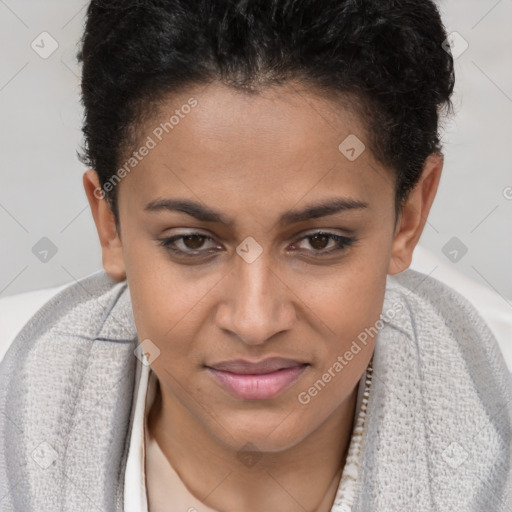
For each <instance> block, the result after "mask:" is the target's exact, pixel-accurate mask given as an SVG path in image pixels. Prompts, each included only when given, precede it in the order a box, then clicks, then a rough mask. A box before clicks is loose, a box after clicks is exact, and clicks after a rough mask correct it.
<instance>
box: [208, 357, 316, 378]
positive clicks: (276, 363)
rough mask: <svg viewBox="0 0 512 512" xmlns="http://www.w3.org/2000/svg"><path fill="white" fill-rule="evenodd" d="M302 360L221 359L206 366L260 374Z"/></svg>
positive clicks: (301, 363)
mask: <svg viewBox="0 0 512 512" xmlns="http://www.w3.org/2000/svg"><path fill="white" fill-rule="evenodd" d="M304 364H307V363H304V362H302V361H296V360H294V359H286V358H283V357H270V358H268V359H264V360H263V361H258V362H251V361H247V360H244V359H236V360H232V361H222V362H220V363H216V364H213V365H210V366H208V368H213V369H214V370H221V371H225V372H230V373H239V374H242V375H262V374H265V373H271V372H275V371H277V370H282V369H283V368H292V367H294V366H303V365H304Z"/></svg>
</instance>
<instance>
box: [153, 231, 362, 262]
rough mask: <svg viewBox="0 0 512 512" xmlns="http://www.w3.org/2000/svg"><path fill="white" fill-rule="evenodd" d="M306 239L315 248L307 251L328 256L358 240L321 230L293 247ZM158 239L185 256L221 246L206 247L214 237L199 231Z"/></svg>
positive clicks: (211, 250) (303, 238)
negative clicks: (206, 243)
mask: <svg viewBox="0 0 512 512" xmlns="http://www.w3.org/2000/svg"><path fill="white" fill-rule="evenodd" d="M305 240H308V244H309V246H310V247H313V250H308V249H306V252H313V253H314V256H328V255H330V254H333V253H335V252H339V251H342V250H343V249H345V248H347V247H349V246H351V245H352V244H353V243H354V242H356V238H354V237H347V236H342V235H338V234H335V233H329V232H324V231H319V232H316V233H312V234H309V235H306V236H304V237H302V238H301V239H300V240H298V242H295V243H294V244H292V247H293V248H296V247H298V246H299V245H300V244H301V243H302V242H303V241H305ZM158 241H159V242H160V245H161V246H162V247H165V249H167V250H168V251H170V252H173V253H174V254H176V255H178V256H184V257H197V256H204V255H206V254H211V253H213V252H215V251H216V250H217V249H218V248H219V246H218V245H215V244H214V247H210V249H204V245H205V242H207V241H211V242H213V238H212V237H210V236H208V235H204V234H202V233H199V232H190V233H185V234H181V235H175V236H171V237H167V238H161V239H158ZM329 244H331V248H330V249H327V250H326V247H327V248H328V247H329ZM292 250H295V249H292ZM298 250H299V251H302V248H300V247H299V248H298ZM315 253H316V254H315Z"/></svg>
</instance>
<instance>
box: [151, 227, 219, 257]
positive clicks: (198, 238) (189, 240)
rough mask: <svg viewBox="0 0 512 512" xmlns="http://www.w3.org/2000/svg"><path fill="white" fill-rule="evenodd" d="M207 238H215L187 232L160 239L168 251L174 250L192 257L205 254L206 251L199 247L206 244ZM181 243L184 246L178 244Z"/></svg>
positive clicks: (176, 252)
mask: <svg viewBox="0 0 512 512" xmlns="http://www.w3.org/2000/svg"><path fill="white" fill-rule="evenodd" d="M205 240H211V241H213V238H211V237H210V236H207V235H203V234H202V233H194V232H192V233H186V234H184V235H176V236H171V237H168V238H161V239H159V241H160V245H161V246H163V247H165V248H166V249H167V250H168V251H171V252H174V253H175V254H178V255H182V256H186V257H190V256H198V255H201V254H204V253H206V252H211V251H205V250H201V251H199V249H200V248H201V247H202V246H203V245H204V242H205ZM178 243H179V244H181V247H182V248H179V247H178V248H177V247H176V246H177V245H178Z"/></svg>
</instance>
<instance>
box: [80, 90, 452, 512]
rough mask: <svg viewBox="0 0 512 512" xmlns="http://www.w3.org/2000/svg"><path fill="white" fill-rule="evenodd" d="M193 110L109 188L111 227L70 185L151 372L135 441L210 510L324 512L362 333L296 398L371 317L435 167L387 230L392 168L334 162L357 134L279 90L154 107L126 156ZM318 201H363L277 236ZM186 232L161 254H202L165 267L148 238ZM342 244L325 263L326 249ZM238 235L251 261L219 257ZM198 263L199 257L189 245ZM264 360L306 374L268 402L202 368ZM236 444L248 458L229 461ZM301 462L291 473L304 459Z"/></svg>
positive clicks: (403, 251) (410, 238)
mask: <svg viewBox="0 0 512 512" xmlns="http://www.w3.org/2000/svg"><path fill="white" fill-rule="evenodd" d="M192 96H193V97H194V98H196V99H197V100H198V105H197V107H195V108H194V109H193V110H192V111H191V113H190V114H188V115H187V116H184V118H183V119H180V122H179V124H178V125H176V126H175V127H174V129H173V130H172V132H170V133H169V134H168V135H167V136H166V137H164V139H163V140H162V141H161V142H160V143H159V144H158V145H157V146H156V147H155V148H154V149H152V150H151V151H150V152H149V154H148V155H147V156H146V157H144V159H143V160H142V161H141V162H140V163H139V164H138V165H137V167H136V168H135V169H134V170H132V171H131V172H130V173H129V174H128V175H127V176H126V177H124V178H123V179H122V180H121V182H120V183H119V184H118V185H117V187H118V189H117V192H118V204H119V216H120V229H121V233H119V232H118V231H117V230H116V225H115V222H114V216H113V214H112V212H111V210H110V209H109V207H108V205H107V202H106V201H105V200H104V199H98V197H96V195H95V194H94V190H95V189H96V188H97V187H98V186H99V180H98V176H97V174H96V172H95V171H94V170H92V169H91V170H88V171H86V172H85V174H84V178H83V183H84V187H85V191H86V194H87V197H88V200H89V203H90V207H91V211H92V214H93V217H94V221H95V224H96V227H97V230H98V235H99V238H100V242H101V245H102V251H103V266H104V269H105V271H106V272H107V273H108V274H109V275H110V276H111V277H112V278H114V279H116V280H118V281H120V280H124V279H127V282H128V284H129V290H130V294H131V298H132V305H133V311H134V318H135V322H136V326H137V331H138V334H139V339H140V340H144V339H146V338H149V339H150V340H151V341H152V343H154V344H155V346H157V347H158V349H159V350H160V354H159V356H158V357H156V359H154V361H152V362H151V361H150V362H151V367H152V369H153V371H154V372H155V374H156V376H157V378H158V382H159V387H158V392H157V398H156V400H155V403H154V405H153V407H152V409H151V411H150V415H149V420H148V421H149V425H148V428H149V432H150V435H151V436H154V437H155V438H156V440H157V442H158V443H159V445H160V447H161V448H162V451H163V452H164V454H165V455H166V457H167V459H168V460H169V462H170V463H171V464H172V466H173V467H174V468H175V470H176V471H177V472H178V474H179V475H180V477H181V478H182V480H183V482H184V483H185V485H186V486H187V487H188V488H189V489H190V490H191V492H193V494H194V495H195V496H197V497H199V498H200V499H203V498H205V497H206V499H205V503H206V504H207V505H208V506H209V507H211V508H213V509H215V510H222V511H227V512H235V511H240V510H244V511H245V512H263V511H268V510H280V511H283V512H292V511H293V512H296V511H301V512H303V511H304V510H308V511H310V510H311V511H313V510H318V511H319V512H321V511H328V510H330V508H331V506H332V503H333V500H334V496H335V492H336V490H337V486H338V483H339V478H340V475H341V470H342V468H343V466H344V463H345V458H346V454H347V450H348V443H349V441H350V436H351V432H352V423H353V420H354V415H355V412H356V411H355V405H356V397H357V388H358V383H359V380H360V378H361V376H362V375H363V373H364V371H365V369H366V367H367V365H368V363H369V361H370V359H371V356H372V354H373V349H374V346H375V338H371V337H370V338H368V342H367V344H366V346H363V345H362V350H361V351H360V352H359V353H358V354H357V355H355V356H354V358H353V359H352V360H351V361H350V362H348V364H347V365H346V366H345V367H344V368H343V370H342V372H340V373H339V374H337V376H336V377H335V378H333V379H332V380H331V381H330V382H329V383H328V385H326V386H325V388H324V389H323V390H322V391H321V392H319V393H318V395H317V396H315V397H314V398H313V399H312V400H311V401H310V402H309V403H308V404H307V405H303V404H301V403H300V402H299V401H298V394H299V393H300V392H302V391H307V390H308V388H309V387H310V386H312V385H313V384H314V383H315V382H316V381H317V380H318V379H321V377H322V374H323V373H324V372H325V371H326V370H327V369H328V368H329V367H331V366H332V365H333V363H334V362H335V361H336V360H337V357H338V356H339V355H343V354H344V353H345V352H346V351H347V350H348V349H349V348H350V345H351V343H352V342H353V340H355V339H356V338H357V336H358V334H359V333H361V332H362V331H364V329H365V328H368V327H370V326H373V325H374V324H375V323H376V322H377V320H378V319H379V317H380V314H381V312H382V306H383V300H384V293H385V285H386V276H387V275H388V274H391V275H392V274H397V273H399V272H402V271H403V270H405V269H406V268H408V267H409V265H410V263H411V259H412V253H413V249H414V247H415V246H416V244H417V242H418V240H419V238H420V236H421V233H422V231H423V228H424V225H425V222H426V219H427V216H428V213H429V211H430V207H431V205H432V202H433V200H434V197H435V194H436V191H437V187H438V184H439V179H440V175H441V170H442V165H443V158H442V155H438V154H432V155H430V156H429V158H428V159H427V160H426V162H425V165H424V169H423V174H422V177H421V179H420V181H419V183H418V185H417V186H416V187H415V189H414V190H413V191H412V192H411V193H410V195H409V198H408V200H407V202H406V204H405V205H404V207H403V209H402V211H401V214H400V216H399V219H398V222H397V223H396V227H395V216H394V193H393V187H394V180H395V178H394V174H393V172H392V171H391V170H389V169H385V168H384V167H383V166H382V165H381V164H379V163H378V162H377V161H376V160H375V159H374V157H373V155H372V153H371V150H370V148H369V143H368V144H366V149H365V151H363V153H362V154H361V155H360V156H359V157H358V158H357V159H356V160H355V161H350V160H349V159H347V158H346V157H345V156H344V155H343V154H342V153H341V152H340V150H339V149H338V146H339V144H340V143H341V142H342V141H343V140H344V139H345V138H346V137H347V136H348V135H349V134H355V135H356V136H357V137H358V138H359V139H360V140H361V141H363V142H364V141H366V140H368V137H367V135H366V133H365V130H364V125H363V123H362V121H361V120H360V119H359V118H358V117H357V114H355V113H353V112H351V111H349V110H347V109H345V108H343V107H341V106H340V104H336V103H334V100H333V99H332V98H331V99H327V98H325V97H322V96H319V95H317V94H316V93H315V92H314V91H312V90H306V89H305V88H302V89H301V88H300V87H299V86H292V85H286V86H281V87H280V88H277V89H267V90H265V91H264V92H263V93H262V94H259V95H248V94H246V93H240V92H236V91H234V90H232V89H230V88H228V87H226V86H223V85H220V84H213V85H209V86H208V87H206V88H202V89H198V88H196V89H191V90H189V91H187V93H186V94H182V95H176V96H173V97H172V98H168V99H167V100H166V101H165V103H164V104H163V108H162V110H161V111H160V116H158V118H157V119H153V120H150V121H149V122H148V123H147V125H146V126H144V127H143V129H142V130H141V136H140V140H139V142H140V144H138V145H137V146H136V147H140V145H141V144H142V143H143V141H144V140H146V137H147V136H148V135H150V134H151V132H152V130H153V129H154V128H155V127H156V126H158V124H159V123H160V122H161V121H164V120H166V119H168V118H169V115H170V114H168V113H169V112H171V113H172V111H174V110H175V109H177V108H180V106H181V105H184V104H186V102H187V100H188V98H190V97H192ZM334 197H350V198H354V199H358V200H361V201H364V202H366V203H368V206H367V207H366V208H364V209H353V210H346V211H342V212H339V213H336V214H334V215H329V216H325V217H322V218H315V219H311V218H310V219H308V220H305V221H302V222H300V223H298V224H291V225H286V226H280V225H279V224H278V223H277V219H278V217H279V216H280V215H281V214H282V213H283V212H284V211H287V210H289V209H294V210H301V209H303V208H305V207H306V206H307V205H310V204H312V203H316V202H318V201H321V200H325V199H328V198H334ZM156 198H185V199H191V200H194V201H198V202H200V203H201V204H203V205H207V206H209V207H211V208H213V209H216V210H218V211H220V212H221V213H223V214H224V215H226V216H229V217H231V218H232V219H233V220H234V224H233V225H232V226H225V225H222V224H219V223H216V222H205V221H200V220H197V219H195V218H193V217H191V216H189V215H187V214H185V213H182V212H175V211H174V212H173V211H158V212H148V211H144V206H145V205H146V204H147V203H149V202H150V201H152V200H154V199H156ZM196 231H197V232H200V234H202V235H206V236H208V237H211V240H210V239H208V238H206V239H201V238H199V239H195V240H194V239H192V240H190V241H189V242H188V243H187V242H186V241H185V240H183V239H182V240H181V241H178V242H176V243H175V245H174V246H175V247H177V248H179V249H182V250H184V251H189V252H194V251H203V254H205V252H206V251H208V250H211V252H209V253H208V255H207V256H202V257H201V256H199V257H189V258H187V257H179V256H176V255H173V253H172V252H169V251H168V250H167V249H166V248H165V247H162V246H160V245H159V241H158V239H159V238H163V237H165V236H167V237H168V236H172V235H177V234H184V233H187V232H196ZM315 231H316V232H318V231H328V232H329V233H333V234H338V235H344V236H354V237H356V239H357V240H356V242H355V243H354V244H353V245H352V246H347V247H345V248H342V249H341V250H339V251H338V252H334V253H332V254H331V255H329V256H322V255H321V254H322V252H324V253H325V252H327V251H328V250H330V249H333V248H335V247H336V242H335V240H333V239H329V238H327V239H320V240H317V241H316V242H315V240H314V239H311V238H309V239H308V238H305V236H306V235H309V236H311V235H312V234H314V233H315ZM249 236H251V237H253V238H254V239H255V240H256V241H257V242H258V244H259V245H260V246H261V248H262V249H263V252H262V253H261V255H260V256H259V257H258V258H257V259H256V260H255V261H253V262H252V263H248V262H246V261H245V260H244V259H243V258H241V257H240V256H239V255H238V254H237V252H236V248H237V246H239V245H240V244H241V243H242V242H243V241H244V240H245V239H246V238H247V237H249ZM200 254H201V253H200ZM272 356H280V357H288V358H292V359H297V360H300V361H306V362H308V363H309V364H310V366H309V367H308V368H307V369H306V371H304V372H303V374H302V375H301V376H300V378H299V379H298V380H297V381H296V382H295V383H293V384H292V386H291V387H289V388H288V389H286V390H285V391H284V392H282V393H281V394H279V395H278V396H276V397H274V398H272V399H267V400H245V401H244V400H240V399H237V398H234V397H233V396H231V395H230V394H228V393H227V392H226V391H225V390H224V389H223V388H222V387H221V386H220V385H219V384H217V383H216V381H215V380H213V378H212V377H211V376H210V375H209V373H208V372H207V370H206V369H205V367H204V365H212V364H214V363H218V362H220V361H223V360H230V359H238V358H246V359H251V360H261V359H264V358H267V357H272ZM247 443H252V444H253V445H255V446H256V447H257V449H256V450H257V451H258V452H259V455H260V456H261V458H259V460H258V461H257V463H256V464H254V465H252V466H250V467H248V466H247V465H244V464H243V463H242V462H241V460H240V458H239V457H237V455H238V454H239V452H240V450H241V448H242V447H244V446H245V445H246V444H247ZM305 461H307V463H306V462H305Z"/></svg>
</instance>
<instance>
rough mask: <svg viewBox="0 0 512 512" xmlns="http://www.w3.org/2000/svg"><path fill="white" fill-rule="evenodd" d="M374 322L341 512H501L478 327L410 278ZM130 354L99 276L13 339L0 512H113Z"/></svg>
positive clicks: (497, 424) (503, 379)
mask: <svg viewBox="0 0 512 512" xmlns="http://www.w3.org/2000/svg"><path fill="white" fill-rule="evenodd" d="M381 318H382V322H381V323H380V325H379V326H378V327H379V329H380V330H379V334H378V339H377V343H376V346H375V351H374V354H373V378H372V386H371V391H370V395H369V399H368V406H367V417H366V422H365V429H364V433H363V436H362V440H361V460H360V469H359V474H358V478H357V485H356V489H355V496H354V504H353V507H352V511H353V512H430V511H432V512H433V511H436V512H448V511H450V512H458V511H460V512H483V511H485V512H488V511H492V512H510V511H512V437H511V434H512V384H511V382H510V379H509V372H508V369H507V367H506V364H505V361H504V359H503V356H502V354H501V352H500V349H499V347H498V343H497V341H496V339H495V338H494V336H493V334H492V333H491V331H490V329H489V328H488V327H487V325H486V324H485V322H484V321H483V319H482V318H481V317H480V315H479V314H478V312H477V311H476V310H475V308H474V307H473V306H472V305H471V304H470V303H469V302H468V301H467V300H466V299H464V298H463V297H462V296H461V295H459V294H458V293H457V292H455V291H454V290H453V289H451V288H449V287H448V286H447V285H445V284H443V283H441V282H439V281H437V280H436V279H433V278H432V277H429V276H426V275H425V274H422V273H420V272H417V271H414V270H411V269H408V270H406V271H404V272H402V273H401V274H398V275H396V276H388V281H387V288H386V295H385V300H384V306H383V312H382V316H381ZM361 339H362V338H361ZM358 343H359V345H361V341H360V340H359V339H358V340H356V345H355V346H357V344H358ZM137 344H138V339H137V332H136V329H135V324H134V321H133V314H132V310H131V303H130V297H129V290H128V288H127V284H126V282H123V283H115V282H114V281H112V280H111V279H110V278H109V277H108V276H107V274H106V273H105V272H103V271H100V272H97V273H95V274H92V275H90V276H88V277H86V278H84V279H82V280H80V281H79V282H77V283H76V284H74V285H72V286H70V287H68V288H66V289H65V290H63V291H62V292H60V293H59V294H58V295H57V296H55V297H54V298H53V299H51V300H50V301H49V302H48V303H46V304H45V305H44V306H43V307H42V308H41V309H40V310H39V311H38V312H37V313H36V314H35V315H34V317H33V318H32V319H31V320H30V321H29V323H28V324H27V325H26V326H25V327H24V329H23V330H22V331H21V332H20V334H19V335H18V336H17V338H16V339H15V340H14V342H13V343H12V344H11V346H10V347H9V350H8V351H7V353H6V355H5V358H4V359H3V361H2V363H1V364H0V413H1V414H0V443H1V448H0V511H2V512H3V511H16V512H45V511H52V512H56V511H70V512H79V511H88V512H89V511H96V510H98V511H116V512H122V510H123V489H124V472H125V468H126V458H127V450H128V446H129V440H130V434H131V426H132V425H131V424H130V418H131V406H132V398H133V392H134V389H135V384H136V382H135V380H136V372H135V365H136V364H140V363H139V361H138V359H137V358H136V357H135V355H134V350H135V349H136V347H137ZM353 347H354V345H353ZM356 350H357V348H354V353H355V351H356ZM332 511H333V512H339V511H341V508H340V507H339V506H338V505H337V504H336V503H334V506H333V508H332ZM269 512H272V511H269Z"/></svg>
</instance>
